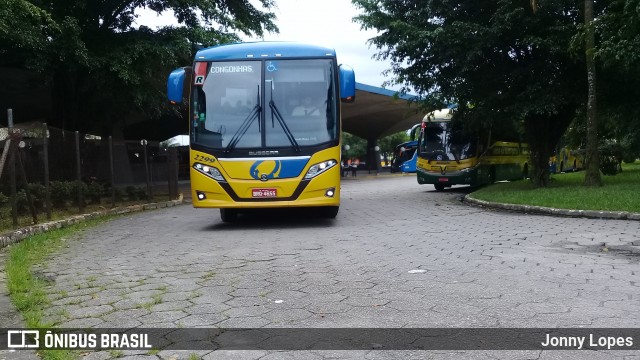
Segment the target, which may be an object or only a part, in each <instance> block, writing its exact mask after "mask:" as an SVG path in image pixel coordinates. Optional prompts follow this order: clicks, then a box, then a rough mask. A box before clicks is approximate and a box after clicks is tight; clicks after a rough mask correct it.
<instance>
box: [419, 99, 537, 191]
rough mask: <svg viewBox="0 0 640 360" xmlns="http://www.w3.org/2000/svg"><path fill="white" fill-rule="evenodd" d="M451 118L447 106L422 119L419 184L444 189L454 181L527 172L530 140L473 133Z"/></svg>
mask: <svg viewBox="0 0 640 360" xmlns="http://www.w3.org/2000/svg"><path fill="white" fill-rule="evenodd" d="M451 118H452V114H451V109H443V110H437V111H434V112H432V113H429V114H427V115H426V116H425V117H424V119H423V120H422V126H421V130H420V135H419V137H418V150H417V152H418V161H417V164H416V172H417V178H418V183H419V184H432V185H433V186H434V187H435V189H436V190H437V191H442V190H444V189H445V188H446V187H450V186H452V185H460V184H466V185H471V186H477V185H483V184H491V183H493V182H495V181H501V180H517V179H522V178H524V177H526V176H527V174H528V171H529V166H528V161H529V147H528V146H527V145H526V144H523V143H518V142H506V141H494V140H493V139H491V138H489V139H481V137H480V136H479V135H469V134H468V133H465V132H463V131H462V129H461V126H459V124H458V125H456V124H455V123H453V122H452V121H451ZM487 144H490V145H488V146H487Z"/></svg>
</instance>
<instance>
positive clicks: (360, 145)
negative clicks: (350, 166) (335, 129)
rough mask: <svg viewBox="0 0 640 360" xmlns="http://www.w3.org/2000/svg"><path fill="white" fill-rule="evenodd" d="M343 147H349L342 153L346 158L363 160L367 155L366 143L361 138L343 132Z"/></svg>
mask: <svg viewBox="0 0 640 360" xmlns="http://www.w3.org/2000/svg"><path fill="white" fill-rule="evenodd" d="M345 145H349V150H346V151H345V152H344V156H346V157H348V158H359V159H364V158H365V156H366V155H367V141H366V140H365V139H363V138H361V137H357V136H355V135H352V134H349V133H348V132H343V133H342V146H343V147H344V146H345Z"/></svg>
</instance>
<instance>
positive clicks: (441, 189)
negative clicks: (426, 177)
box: [433, 184, 444, 191]
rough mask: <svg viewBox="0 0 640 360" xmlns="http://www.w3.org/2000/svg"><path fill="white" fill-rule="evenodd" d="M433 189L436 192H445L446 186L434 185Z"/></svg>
mask: <svg viewBox="0 0 640 360" xmlns="http://www.w3.org/2000/svg"><path fill="white" fill-rule="evenodd" d="M433 187H434V188H436V191H444V185H442V184H433Z"/></svg>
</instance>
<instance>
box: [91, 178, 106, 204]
mask: <svg viewBox="0 0 640 360" xmlns="http://www.w3.org/2000/svg"><path fill="white" fill-rule="evenodd" d="M104 194H105V190H104V185H102V184H100V183H98V182H91V183H90V184H89V185H88V186H87V197H88V198H89V200H90V201H91V203H92V204H100V199H101V198H102V197H103V196H104Z"/></svg>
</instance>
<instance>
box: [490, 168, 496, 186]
mask: <svg viewBox="0 0 640 360" xmlns="http://www.w3.org/2000/svg"><path fill="white" fill-rule="evenodd" d="M494 182H496V168H495V167H494V166H492V167H491V169H489V184H493V183H494Z"/></svg>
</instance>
